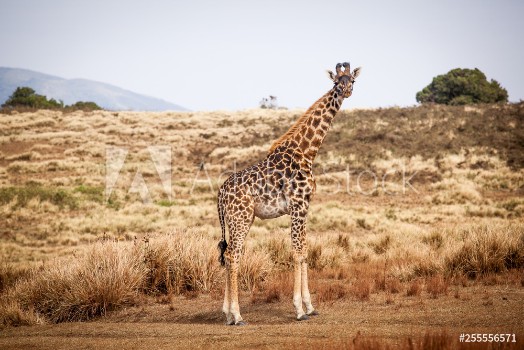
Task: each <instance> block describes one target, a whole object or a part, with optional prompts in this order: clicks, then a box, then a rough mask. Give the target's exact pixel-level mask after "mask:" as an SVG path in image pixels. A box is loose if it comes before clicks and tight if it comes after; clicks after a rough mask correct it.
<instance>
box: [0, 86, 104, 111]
mask: <svg viewBox="0 0 524 350" xmlns="http://www.w3.org/2000/svg"><path fill="white" fill-rule="evenodd" d="M21 107H22V108H34V109H68V110H83V111H94V110H100V109H102V108H101V107H100V106H98V105H97V104H96V103H94V102H83V101H79V102H76V103H75V104H72V105H70V106H65V105H64V102H62V101H56V100H55V99H53V98H52V99H47V97H46V96H43V95H38V94H37V93H36V92H35V90H33V89H32V88H30V87H25V86H24V87H18V88H16V90H15V91H14V92H13V94H12V95H11V96H10V97H9V98H8V99H7V101H5V103H4V104H3V105H2V108H3V109H16V108H21Z"/></svg>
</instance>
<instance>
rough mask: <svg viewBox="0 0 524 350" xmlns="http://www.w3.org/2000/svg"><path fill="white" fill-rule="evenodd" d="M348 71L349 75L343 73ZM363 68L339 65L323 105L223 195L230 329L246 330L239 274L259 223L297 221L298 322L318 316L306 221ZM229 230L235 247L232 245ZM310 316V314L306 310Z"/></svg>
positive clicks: (220, 204) (227, 183)
mask: <svg viewBox="0 0 524 350" xmlns="http://www.w3.org/2000/svg"><path fill="white" fill-rule="evenodd" d="M342 67H343V68H344V69H342ZM359 73H360V67H359V68H356V69H355V70H353V72H351V70H350V65H349V63H347V62H345V63H342V64H340V63H338V64H337V65H336V73H333V72H332V71H328V76H329V78H330V79H331V80H332V81H333V83H334V86H333V88H332V89H331V90H329V91H328V92H327V93H326V94H325V95H324V96H322V97H321V98H320V99H318V100H317V101H316V102H315V103H314V104H313V105H312V106H311V107H310V108H309V109H308V110H307V111H306V112H305V113H304V114H303V115H302V116H301V117H300V118H299V119H298V120H297V121H296V122H295V123H294V124H293V125H292V126H291V128H290V129H289V130H288V131H287V132H286V133H285V134H284V135H282V136H281V137H280V138H279V139H278V140H276V141H275V142H274V143H273V145H272V146H271V148H270V150H269V153H268V155H267V156H266V158H265V159H264V160H262V161H261V162H259V163H258V164H255V165H253V166H251V167H249V168H247V169H244V170H242V171H240V172H237V173H234V174H232V175H231V176H230V177H229V178H228V179H227V180H226V181H225V182H224V184H223V185H222V186H221V187H220V189H219V192H218V217H219V221H220V226H221V230H222V239H221V241H220V242H219V244H218V248H219V250H220V258H219V260H220V262H221V264H222V265H225V266H226V287H225V293H224V304H223V307H222V311H223V312H224V314H225V315H226V324H228V325H245V324H246V323H245V321H244V320H243V319H242V316H241V315H240V309H239V304H238V270H239V263H240V258H241V255H242V249H243V244H244V239H245V237H246V235H247V233H248V232H249V229H250V227H251V224H252V223H253V221H254V219H255V217H258V218H261V219H272V218H277V217H279V216H282V215H286V214H287V215H289V216H290V217H291V243H292V249H293V263H294V267H293V275H294V284H293V305H294V308H295V312H296V318H297V320H299V321H302V320H307V319H308V318H309V316H313V315H318V312H317V311H316V310H315V308H314V307H313V305H312V303H311V295H310V292H309V288H308V277H307V269H308V265H307V261H306V258H307V243H306V217H307V213H308V209H309V203H310V201H311V198H312V196H313V194H314V193H315V187H316V185H315V177H314V176H313V160H314V159H315V156H316V154H317V152H318V150H319V148H320V145H321V144H322V141H323V140H324V138H325V136H326V134H327V132H328V131H329V129H330V127H331V123H332V122H333V119H334V117H335V115H336V113H337V112H338V110H339V109H340V106H341V105H342V102H343V100H344V99H345V98H348V97H349V96H351V94H352V92H353V84H354V83H355V79H356V78H357V76H358V75H359ZM226 224H227V226H228V228H229V244H228V243H227V241H226ZM302 304H304V305H305V307H306V310H305V311H304V309H303V305H302Z"/></svg>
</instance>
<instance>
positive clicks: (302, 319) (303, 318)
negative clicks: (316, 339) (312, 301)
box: [297, 314, 309, 321]
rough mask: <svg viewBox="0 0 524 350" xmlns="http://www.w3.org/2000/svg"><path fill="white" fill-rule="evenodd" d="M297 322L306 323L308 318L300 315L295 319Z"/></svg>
mask: <svg viewBox="0 0 524 350" xmlns="http://www.w3.org/2000/svg"><path fill="white" fill-rule="evenodd" d="M297 320H298V321H307V320H309V316H308V315H306V314H304V315H302V316H300V317H297Z"/></svg>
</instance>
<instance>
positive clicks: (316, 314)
mask: <svg viewBox="0 0 524 350" xmlns="http://www.w3.org/2000/svg"><path fill="white" fill-rule="evenodd" d="M307 315H308V316H318V315H320V314H319V313H318V311H317V310H313V311H311V312H310V313H309V314H307Z"/></svg>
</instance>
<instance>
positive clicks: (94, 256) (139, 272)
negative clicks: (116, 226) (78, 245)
mask: <svg viewBox="0 0 524 350" xmlns="http://www.w3.org/2000/svg"><path fill="white" fill-rule="evenodd" d="M146 272H147V271H146V268H145V266H144V264H143V262H142V255H141V254H139V253H137V251H136V247H133V246H130V245H127V246H125V247H123V246H122V245H121V244H118V243H115V242H103V243H96V244H94V245H92V246H91V247H90V248H89V249H88V250H87V251H86V252H85V254H84V255H82V256H80V257H77V258H76V259H69V260H57V261H55V262H53V263H52V264H50V265H49V266H47V267H45V268H43V269H38V270H34V271H33V272H32V273H31V275H30V276H29V277H28V278H27V279H24V280H22V281H20V282H19V283H17V284H16V285H15V286H14V288H13V290H12V291H11V293H12V294H11V295H12V296H13V297H14V298H15V300H17V302H18V303H19V304H20V306H21V307H22V309H24V310H31V309H33V310H34V311H35V312H36V313H38V314H40V315H43V316H44V317H45V318H46V319H48V320H49V321H51V322H62V321H81V320H87V319H89V318H92V317H94V316H98V315H104V314H105V313H106V312H107V311H109V310H112V309H114V308H116V307H119V306H121V305H126V304H133V303H134V302H135V300H136V297H137V294H138V293H139V290H140V288H141V287H142V285H143V281H144V279H145V275H146Z"/></svg>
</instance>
